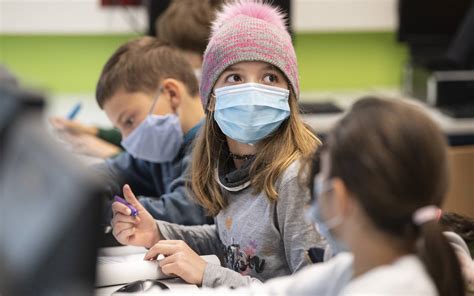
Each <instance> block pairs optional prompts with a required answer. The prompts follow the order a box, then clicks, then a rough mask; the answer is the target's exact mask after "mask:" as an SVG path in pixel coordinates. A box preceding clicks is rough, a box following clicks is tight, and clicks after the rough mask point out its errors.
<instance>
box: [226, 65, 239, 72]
mask: <svg viewBox="0 0 474 296" xmlns="http://www.w3.org/2000/svg"><path fill="white" fill-rule="evenodd" d="M232 71H242V68H241V67H239V66H235V65H233V66H230V67H229V68H227V69H225V70H224V72H232Z"/></svg>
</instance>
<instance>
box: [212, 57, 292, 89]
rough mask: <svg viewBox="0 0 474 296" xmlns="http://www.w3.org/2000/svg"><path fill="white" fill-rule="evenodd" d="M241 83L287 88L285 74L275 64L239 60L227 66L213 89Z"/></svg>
mask: <svg viewBox="0 0 474 296" xmlns="http://www.w3.org/2000/svg"><path fill="white" fill-rule="evenodd" d="M242 83H260V84H265V85H269V86H275V87H280V88H284V89H288V87H289V85H288V82H287V80H286V78H285V76H284V75H283V74H282V73H281V71H280V70H278V69H277V68H276V67H275V66H273V65H270V64H268V63H265V62H240V63H237V64H234V65H232V66H230V67H229V68H227V69H226V70H225V71H224V72H223V73H222V74H221V76H220V77H219V79H218V80H217V82H216V84H215V86H214V89H216V88H220V87H224V86H231V85H237V84H242Z"/></svg>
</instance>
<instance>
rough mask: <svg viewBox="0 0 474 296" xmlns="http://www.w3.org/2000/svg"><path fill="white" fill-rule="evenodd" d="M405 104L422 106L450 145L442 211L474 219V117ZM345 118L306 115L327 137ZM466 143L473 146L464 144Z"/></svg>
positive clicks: (337, 115)
mask: <svg viewBox="0 0 474 296" xmlns="http://www.w3.org/2000/svg"><path fill="white" fill-rule="evenodd" d="M354 101H355V100H354ZM403 101H406V102H409V103H413V104H416V105H419V106H421V107H422V108H423V109H424V110H426V112H427V113H428V114H429V115H430V117H431V118H432V119H433V120H434V121H435V122H437V123H438V125H439V126H440V127H441V129H442V130H443V131H444V133H445V134H446V136H447V138H448V141H449V142H450V147H449V150H448V158H449V174H450V187H449V190H448V194H447V197H446V199H445V202H444V205H443V209H444V210H445V211H453V212H456V213H459V214H463V215H467V216H470V217H474V118H472V119H455V118H450V117H448V116H446V115H444V114H442V113H441V112H440V111H439V110H437V109H435V108H431V107H428V106H426V105H425V104H423V103H421V102H419V101H416V100H409V99H403ZM336 103H337V102H336ZM338 105H339V106H340V107H342V108H343V109H347V107H348V106H350V103H348V102H347V100H345V101H344V104H338ZM343 115H344V114H343V113H338V114H305V115H303V119H304V121H305V122H307V123H308V124H309V125H310V126H311V127H312V128H313V129H314V130H315V131H316V133H317V134H318V135H320V136H322V137H323V138H324V136H325V135H326V134H327V133H328V132H329V131H330V130H331V128H332V127H333V126H334V125H335V124H336V122H337V121H338V120H339V119H340V118H341V117H342V116H343ZM460 139H461V140H460ZM471 141H472V142H471ZM464 143H468V144H470V145H464Z"/></svg>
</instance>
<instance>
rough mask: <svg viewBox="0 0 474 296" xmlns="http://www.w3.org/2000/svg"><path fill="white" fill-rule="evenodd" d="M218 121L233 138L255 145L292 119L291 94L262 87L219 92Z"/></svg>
mask: <svg viewBox="0 0 474 296" xmlns="http://www.w3.org/2000/svg"><path fill="white" fill-rule="evenodd" d="M214 93H215V96H216V105H215V109H214V119H215V121H216V122H217V124H218V125H219V127H220V129H221V130H222V132H223V133H224V134H225V135H226V136H228V137H229V138H231V139H233V140H236V141H237V142H240V143H244V144H255V143H257V142H258V141H260V140H262V139H264V138H266V137H267V136H268V135H270V134H271V133H272V132H274V131H275V130H276V129H278V127H280V125H281V124H282V122H283V121H284V120H285V119H287V118H288V117H289V116H290V105H289V104H288V98H289V94H290V92H289V90H287V89H284V88H280V87H274V86H268V85H264V84H259V83H243V84H238V85H232V86H225V87H220V88H217V89H215V91H214Z"/></svg>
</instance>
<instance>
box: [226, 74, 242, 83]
mask: <svg viewBox="0 0 474 296" xmlns="http://www.w3.org/2000/svg"><path fill="white" fill-rule="evenodd" d="M240 81H242V79H241V78H240V76H239V75H237V74H231V75H229V76H227V78H226V79H225V82H230V83H235V82H240Z"/></svg>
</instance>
